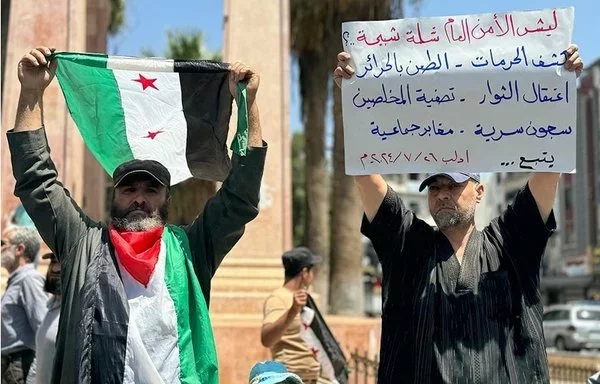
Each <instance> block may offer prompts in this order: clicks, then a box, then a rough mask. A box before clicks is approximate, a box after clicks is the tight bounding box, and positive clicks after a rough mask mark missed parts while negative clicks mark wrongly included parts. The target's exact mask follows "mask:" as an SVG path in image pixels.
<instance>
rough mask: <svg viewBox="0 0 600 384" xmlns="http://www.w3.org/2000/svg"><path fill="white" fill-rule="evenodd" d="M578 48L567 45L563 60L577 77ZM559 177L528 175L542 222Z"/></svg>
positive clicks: (546, 218) (578, 68)
mask: <svg viewBox="0 0 600 384" xmlns="http://www.w3.org/2000/svg"><path fill="white" fill-rule="evenodd" d="M578 50H579V49H578V47H577V45H575V44H571V45H569V47H568V48H567V55H568V59H567V61H566V62H565V69H566V70H567V71H571V72H573V71H574V72H575V73H576V75H577V77H579V75H581V72H582V71H583V61H582V60H581V58H580V57H579V52H578ZM559 178H560V173H550V172H540V173H533V174H532V175H531V176H530V177H529V181H528V184H529V189H530V190H531V194H532V195H533V198H534V199H535V203H536V205H537V207H538V210H539V211H540V215H541V217H542V220H543V221H544V223H545V222H546V221H548V218H549V217H550V213H551V212H552V207H553V206H554V200H555V199H556V191H557V189H558V180H559Z"/></svg>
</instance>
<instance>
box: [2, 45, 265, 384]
mask: <svg viewBox="0 0 600 384" xmlns="http://www.w3.org/2000/svg"><path fill="white" fill-rule="evenodd" d="M59 57H60V56H59ZM110 60H111V59H108V60H107V58H106V57H101V56H99V55H95V56H94V55H78V56H76V57H74V59H73V60H72V63H74V64H75V65H72V66H71V67H70V69H69V71H67V72H65V68H62V69H59V71H61V70H62V71H63V73H62V76H63V78H62V79H60V78H59V80H61V87H62V88H63V93H64V94H65V97H66V98H67V103H68V105H69V110H70V111H71V114H72V115H73V118H74V120H75V121H76V123H77V125H78V128H79V129H80V131H81V132H82V135H83V136H84V140H85V141H86V144H87V145H88V146H89V147H90V149H91V150H92V152H93V153H94V154H95V155H96V157H97V158H99V157H101V156H104V158H102V160H101V163H102V165H103V166H104V167H105V169H107V170H110V169H112V168H114V171H113V172H111V173H112V175H113V179H114V191H113V200H112V207H111V217H110V219H109V223H108V225H106V224H103V223H97V222H94V221H92V220H91V219H90V218H89V217H87V216H86V215H85V213H84V212H83V211H82V210H81V209H80V208H79V207H78V206H77V204H76V203H75V201H73V200H72V199H71V197H70V195H69V193H68V191H67V190H66V189H65V188H64V187H63V185H62V184H61V183H60V182H58V180H57V171H56V167H55V165H54V163H53V162H52V160H51V159H50V149H49V147H48V142H47V139H46V134H45V128H44V120H43V94H44V90H45V88H46V87H47V86H48V85H49V84H50V82H51V81H52V79H53V77H54V74H55V72H56V70H57V65H59V66H61V67H63V61H61V62H60V64H58V63H57V59H56V57H55V56H53V50H51V49H49V48H47V47H39V48H36V49H33V50H31V51H30V52H29V53H27V54H26V55H25V56H24V57H23V58H22V59H21V61H20V62H19V65H18V76H19V81H20V82H21V94H20V99H19V104H18V110H17V117H16V123H15V127H14V129H13V130H11V131H9V132H8V134H7V136H8V142H9V147H10V151H11V156H12V167H13V172H14V176H15V179H16V185H15V195H16V196H18V197H19V198H20V199H21V201H22V203H23V205H24V207H25V209H26V210H27V213H28V214H29V215H30V216H31V218H32V219H33V221H34V222H35V224H36V226H37V228H38V230H39V231H40V234H41V235H42V237H43V239H44V241H45V242H46V244H47V245H48V246H49V247H50V248H51V249H52V251H53V252H54V253H55V254H56V255H60V263H61V281H62V284H61V296H62V308H61V315H60V316H61V321H60V325H59V330H58V336H57V341H56V359H55V362H54V371H53V377H52V382H53V383H58V382H68V383H76V382H86V383H88V382H91V383H167V382H168V383H174V382H198V383H214V384H217V383H218V382H219V379H218V368H217V357H216V350H215V345H214V339H213V334H212V328H211V325H210V319H209V314H208V304H209V297H210V280H211V278H212V276H213V275H214V273H215V271H216V269H217V267H218V266H219V264H220V263H221V261H222V260H223V258H224V257H225V255H226V254H227V253H228V252H229V250H230V249H231V248H232V247H233V246H234V245H235V243H236V242H237V241H238V240H239V239H240V237H241V236H242V234H243V232H244V227H245V224H246V223H248V222H249V221H251V220H252V219H254V218H255V217H256V215H257V214H258V201H259V190H260V182H261V178H262V173H263V168H264V160H265V155H266V144H265V143H264V142H263V141H262V138H261V130H260V122H259V115H258V106H257V104H256V101H255V99H256V93H257V90H258V86H259V77H258V75H257V74H256V73H255V72H254V71H252V70H251V69H250V68H248V67H247V66H245V65H244V64H241V63H236V64H233V65H231V66H228V67H227V66H224V65H223V66H219V63H213V64H210V68H209V70H208V71H206V70H204V69H201V70H198V69H193V68H192V72H193V71H195V72H194V73H196V74H197V73H198V72H199V71H200V72H202V71H203V72H202V73H201V76H204V77H203V80H202V81H203V82H202V86H200V87H199V88H198V89H196V90H195V91H186V90H185V87H186V86H188V85H189V84H188V83H189V81H192V80H191V79H192V78H193V77H194V76H195V75H194V74H193V73H192V74H190V73H187V72H185V73H183V72H181V73H179V74H175V75H174V76H175V77H174V76H171V77H169V78H167V74H165V73H162V72H165V71H166V70H165V68H164V64H165V61H162V62H151V63H146V65H145V66H144V63H141V62H140V61H139V60H138V61H134V62H133V64H132V62H131V61H130V62H127V63H125V64H123V62H122V61H120V62H117V64H115V60H113V61H112V64H111V61H110ZM64 63H65V65H64V67H67V65H68V61H66V60H65V61H64ZM107 63H108V64H110V65H113V67H112V68H116V67H118V68H119V69H123V70H122V71H121V72H118V71H116V70H110V71H109V69H108V68H109V65H107ZM167 64H169V63H167ZM161 65H162V66H163V67H160V66H161ZM169 65H171V67H170V68H171V72H177V68H178V65H179V64H178V63H173V61H171V62H170V64H169ZM201 65H203V64H202V63H198V62H197V63H190V62H188V63H185V65H184V66H187V67H193V66H201ZM119 66H120V67H119ZM89 68H91V70H90V71H88V72H89V73H90V74H91V75H89V74H88V75H85V74H83V71H84V70H87V69H89ZM173 69H175V70H173ZM153 71H162V72H161V73H158V72H153ZM138 72H140V73H138ZM141 72H143V73H141ZM129 75H131V76H132V77H133V76H135V78H134V79H132V84H133V85H138V86H139V87H140V89H139V90H138V91H136V90H128V89H126V88H124V87H120V88H119V89H117V91H116V93H114V97H115V98H117V99H120V101H121V102H122V104H123V106H122V107H118V106H115V107H111V108H108V107H106V106H102V107H101V108H98V104H101V103H103V102H105V101H106V100H107V99H108V98H109V96H106V95H107V86H106V84H112V85H119V84H120V83H119V78H120V77H119V76H129ZM86 76H87V77H86ZM71 77H72V78H75V77H83V78H84V79H87V80H88V81H87V84H84V85H85V86H81V87H80V88H79V90H77V89H75V91H76V92H75V93H77V92H80V93H81V94H82V95H83V96H84V97H88V98H87V99H85V98H84V101H83V102H82V101H74V99H73V97H75V96H77V95H76V94H74V93H72V91H73V89H74V88H73V87H69V84H68V81H70V80H72V79H71ZM103 77H104V79H105V80H106V81H105V83H102V81H103V80H102V79H103ZM196 77H197V76H196ZM173 78H175V81H176V82H177V84H178V85H179V86H181V91H180V92H179V95H180V96H179V97H180V98H181V100H180V101H177V100H174V99H173V96H172V95H171V96H169V97H168V98H167V99H160V97H161V96H160V95H159V94H158V93H157V94H155V95H151V96H149V97H148V98H146V99H139V100H144V101H140V103H142V102H148V100H159V101H160V104H159V105H158V106H155V107H152V106H150V107H148V106H145V107H140V109H138V111H139V110H141V109H143V108H146V109H147V110H148V111H151V110H154V111H162V115H160V114H159V115H157V116H158V117H157V119H158V120H156V121H154V122H147V123H151V124H152V123H153V125H152V126H146V127H144V129H145V130H146V131H149V133H148V135H146V136H148V137H144V138H143V139H145V140H147V142H151V140H154V139H155V138H156V137H157V136H160V135H163V137H169V135H172V137H176V136H177V137H178V136H181V135H180V134H178V133H177V132H175V133H173V132H171V130H175V128H176V127H174V125H173V124H175V122H177V121H181V122H183V124H184V126H183V127H184V129H186V126H185V124H186V122H187V130H188V134H187V142H186V141H183V144H182V145H183V148H181V146H177V145H172V142H173V140H170V141H167V142H165V143H166V144H164V145H161V146H163V147H164V146H167V147H169V143H171V145H172V147H169V150H168V151H167V152H166V155H164V156H165V157H164V159H165V160H163V158H160V157H159V159H158V160H160V161H157V159H156V158H152V157H149V156H146V155H144V154H141V153H140V152H139V147H140V143H142V142H143V143H145V142H146V141H143V140H142V138H140V137H138V136H136V135H137V133H135V129H134V130H132V129H130V128H132V127H133V126H134V125H135V119H132V116H134V115H133V114H132V112H127V108H129V111H132V110H135V105H130V106H129V107H127V108H126V106H125V104H126V103H127V102H130V101H131V100H134V99H135V97H137V96H136V95H139V94H142V93H143V92H145V91H159V90H160V91H163V90H165V91H168V90H173V89H174V88H173V85H172V84H173V81H172V80H173ZM215 78H216V79H218V81H216V84H217V87H216V88H215V87H211V86H209V85H210V83H211V81H212V79H215ZM169 81H171V83H169V84H170V85H169V84H167V83H168V82H169ZM213 83H215V82H214V81H213ZM242 83H245V90H244V91H243V92H239V91H238V90H239V86H240V84H242ZM123 84H125V83H123ZM126 85H127V84H126ZM93 87H96V88H93ZM115 89H116V88H115ZM214 90H217V91H218V94H214V92H213V91H214ZM86 92H87V93H86ZM135 92H137V93H135ZM188 92H189V93H188ZM229 93H231V95H229ZM188 96H189V97H188ZM232 96H233V97H234V98H235V99H236V101H237V102H238V105H239V106H240V108H239V109H240V110H242V112H245V113H247V115H246V116H243V117H244V119H247V121H245V122H246V123H247V135H246V138H245V139H246V140H247V143H246V142H245V140H238V145H239V144H240V142H241V145H239V146H238V147H237V150H236V151H235V154H234V156H233V159H232V162H231V166H230V167H231V170H230V171H229V174H228V176H227V178H226V179H225V181H224V183H223V185H222V187H221V189H220V190H219V191H218V192H217V194H216V195H215V196H214V197H213V198H211V199H210V200H209V201H208V202H207V204H206V206H205V208H204V210H203V212H202V213H201V214H200V215H199V216H198V217H197V218H196V219H195V220H194V222H192V223H191V224H190V225H189V226H184V227H178V226H173V225H169V224H166V220H167V206H168V202H169V198H170V197H169V191H170V186H171V185H172V184H173V183H174V182H173V180H174V179H176V180H177V181H181V180H182V179H185V178H186V177H190V176H192V175H194V176H197V175H199V174H200V175H201V172H200V173H198V172H196V170H197V169H199V168H198V166H197V162H196V163H194V160H193V159H194V158H196V159H197V158H198V156H200V157H201V156H202V154H198V153H197V152H195V149H194V148H195V147H194V146H195V145H196V144H198V143H197V142H194V138H195V139H196V140H199V138H200V137H202V135H205V136H206V132H202V133H201V134H199V135H197V133H198V129H202V128H205V129H210V130H214V131H215V132H216V131H218V130H221V131H222V129H221V128H220V127H222V125H223V124H227V123H228V119H229V115H228V114H229V113H230V111H231V110H230V104H231V97H232ZM195 97H199V98H200V99H201V100H203V101H206V103H208V104H210V100H215V99H218V102H214V103H213V104H210V105H212V107H210V106H209V107H208V108H205V109H203V108H204V105H199V106H198V107H197V108H196V109H195V110H194V108H192V107H191V106H190V105H188V104H189V102H190V100H192V101H193V100H197V99H195ZM243 98H245V100H242V99H243ZM90 100H93V101H94V104H91V102H90ZM135 100H137V99H135ZM227 101H228V102H229V105H228V103H227ZM177 102H180V103H181V104H179V106H175V107H173V108H171V109H168V107H169V106H172V105H174V104H175V103H177ZM215 106H216V107H218V108H213V107H215ZM82 108H84V109H85V108H87V109H89V110H94V111H92V112H90V111H88V110H82ZM132 108H133V109H132ZM186 110H188V111H191V114H186V115H185V120H182V119H183V117H182V118H180V119H179V120H178V118H177V117H176V116H175V115H173V113H176V112H178V111H179V112H181V111H183V112H186ZM115 111H117V112H115ZM148 113H150V112H148ZM194 113H197V114H199V115H194ZM211 113H212V114H214V115H216V116H217V117H216V118H214V119H213V118H211ZM119 114H120V115H121V117H122V119H121V121H119V120H118V119H114V118H112V117H114V116H117V115H119ZM106 116H111V118H112V120H108V121H110V122H111V123H110V124H109V126H101V125H102V124H97V123H98V122H100V123H101V122H103V121H106V120H102V119H104V118H105V117H106ZM240 116H242V115H240ZM215 121H217V123H218V124H219V126H217V123H215ZM113 123H114V126H113V125H112V124H113ZM84 124H88V126H87V127H83V125H84ZM94 124H95V125H94ZM90 127H91V128H90ZM198 127H200V128H198ZM86 129H87V131H88V132H89V131H93V130H94V129H96V130H99V129H105V130H106V131H104V133H102V132H100V131H96V133H95V136H94V137H92V138H90V139H88V138H86V135H85V133H84V131H85V130H86ZM111 130H114V131H115V133H116V134H118V133H119V132H121V134H123V135H125V136H126V137H127V138H129V139H130V140H129V141H128V143H129V146H130V147H131V151H130V152H123V151H121V152H120V153H121V154H123V153H126V154H129V157H132V158H130V159H128V160H127V161H125V162H121V163H120V164H118V165H116V164H115V165H116V167H112V166H111V164H114V160H111V159H107V158H106V156H107V152H106V151H104V152H103V151H102V145H104V146H106V147H109V148H110V146H111V145H112V144H118V143H117V142H114V143H112V144H111V142H110V141H109V142H108V144H106V143H104V144H102V145H100V146H99V144H98V142H95V141H94V140H95V139H98V138H100V139H103V138H104V137H108V136H110V135H111V133H112V132H111ZM107 131H108V133H106V132H107ZM125 131H126V132H125ZM239 131H240V130H239V129H238V133H239ZM124 132H125V133H124ZM132 132H133V133H132ZM157 132H158V133H157ZM138 133H139V132H138ZM150 133H153V134H150ZM215 135H216V133H215ZM125 136H123V137H125ZM238 138H239V137H238ZM109 139H110V138H109ZM136 140H137V141H136ZM119 143H120V142H119ZM200 145H205V143H204V144H200ZM196 148H197V147H196ZM221 149H223V148H217V149H214V151H213V154H212V157H213V158H215V157H218V155H215V152H218V151H219V150H221ZM157 150H158V147H157ZM136 151H137V152H136ZM179 154H183V158H187V160H188V162H187V169H188V171H186V172H188V173H187V174H184V175H183V176H181V173H178V171H177V169H179V170H181V169H183V168H185V166H184V167H183V168H181V167H180V168H177V167H173V163H169V164H168V165H165V164H163V162H165V163H166V162H167V161H168V160H171V161H173V162H176V157H177V156H178V155H179ZM118 156H119V155H117V157H118ZM120 158H121V159H127V157H122V156H121V157H120ZM173 159H175V160H173ZM99 160H100V158H99ZM111 161H112V163H111ZM184 161H185V159H184ZM221 163H223V162H221ZM226 165H227V164H226ZM211 167H212V168H214V167H213V166H211ZM172 169H173V170H175V171H171V170H172Z"/></svg>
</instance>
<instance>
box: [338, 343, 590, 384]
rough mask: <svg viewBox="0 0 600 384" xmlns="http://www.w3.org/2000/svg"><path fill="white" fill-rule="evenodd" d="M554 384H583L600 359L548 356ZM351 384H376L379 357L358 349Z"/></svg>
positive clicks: (354, 354) (353, 355)
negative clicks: (370, 355) (368, 354)
mask: <svg viewBox="0 0 600 384" xmlns="http://www.w3.org/2000/svg"><path fill="white" fill-rule="evenodd" d="M548 364H549V368H550V381H551V383H552V384H575V383H578V384H583V383H586V381H587V379H588V378H589V377H590V376H592V375H593V374H594V373H596V372H598V371H599V370H600V357H586V356H573V355H569V356H564V355H560V354H548ZM349 367H350V380H349V383H350V384H376V383H377V370H378V368H379V360H378V356H377V355H375V356H374V357H373V358H369V357H368V356H367V354H366V353H360V352H359V350H358V349H356V350H354V352H352V353H351V354H350V361H349Z"/></svg>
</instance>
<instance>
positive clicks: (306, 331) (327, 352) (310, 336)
mask: <svg viewBox="0 0 600 384" xmlns="http://www.w3.org/2000/svg"><path fill="white" fill-rule="evenodd" d="M300 320H301V322H302V326H301V328H300V335H301V336H302V339H303V340H304V341H305V342H306V343H307V344H308V348H310V350H311V351H312V353H313V355H314V356H315V358H316V359H317V361H318V362H319V363H321V375H322V376H324V377H325V378H326V379H328V380H329V381H331V382H332V383H334V384H347V383H348V367H347V364H346V357H345V356H344V352H343V351H342V348H340V345H339V344H338V342H337V341H336V340H335V337H334V336H333V333H331V330H330V329H329V327H328V326H327V323H325V319H323V316H322V315H321V313H320V312H319V309H318V308H317V305H316V304H315V301H314V300H313V298H312V297H310V295H309V296H308V299H307V302H306V306H305V307H304V308H303V309H302V312H301V314H300Z"/></svg>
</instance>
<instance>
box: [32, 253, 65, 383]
mask: <svg viewBox="0 0 600 384" xmlns="http://www.w3.org/2000/svg"><path fill="white" fill-rule="evenodd" d="M42 259H49V260H50V265H48V272H46V283H45V284H44V290H45V291H46V292H48V293H49V294H50V295H51V296H50V299H48V304H47V308H48V312H46V316H45V317H44V319H43V320H42V323H41V324H40V327H39V329H38V331H37V333H36V335H35V348H36V356H35V360H33V364H32V365H31V368H30V369H29V374H28V375H27V384H46V383H50V378H51V377H52V366H53V363H54V354H55V353H56V333H57V332H58V319H59V317H60V297H61V295H60V263H59V261H58V259H57V258H56V256H55V255H54V253H52V252H49V253H46V254H44V255H43V256H42Z"/></svg>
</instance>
